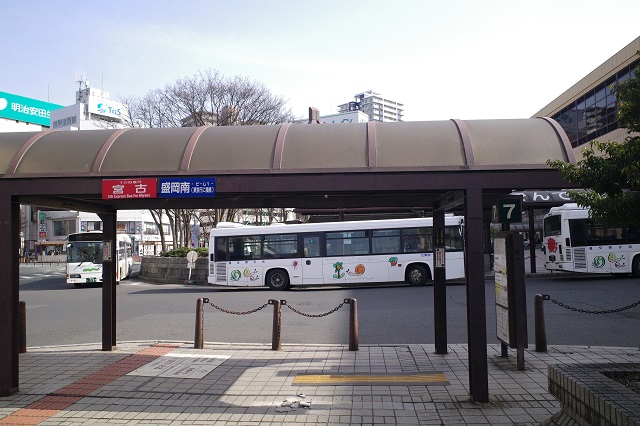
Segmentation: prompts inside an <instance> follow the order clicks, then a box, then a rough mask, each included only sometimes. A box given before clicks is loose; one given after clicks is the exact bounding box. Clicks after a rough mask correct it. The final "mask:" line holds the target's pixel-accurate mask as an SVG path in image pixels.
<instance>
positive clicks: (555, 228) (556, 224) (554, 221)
mask: <svg viewBox="0 0 640 426" xmlns="http://www.w3.org/2000/svg"><path fill="white" fill-rule="evenodd" d="M561 223H562V219H561V217H560V216H549V217H545V218H544V236H546V237H551V236H554V235H560V233H561V232H562V226H561Z"/></svg>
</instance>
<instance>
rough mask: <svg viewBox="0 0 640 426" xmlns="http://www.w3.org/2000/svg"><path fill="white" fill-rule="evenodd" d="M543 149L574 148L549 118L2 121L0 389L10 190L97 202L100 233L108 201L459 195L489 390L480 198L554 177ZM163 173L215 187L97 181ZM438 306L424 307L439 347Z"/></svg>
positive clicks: (306, 204) (9, 294)
mask: <svg viewBox="0 0 640 426" xmlns="http://www.w3.org/2000/svg"><path fill="white" fill-rule="evenodd" d="M548 159H554V160H556V159H557V160H563V161H568V162H574V161H575V159H574V158H573V153H572V150H571V146H570V145H569V141H568V139H567V136H566V135H565V133H564V132H563V131H562V130H561V128H560V127H559V125H558V124H557V123H556V122H554V121H553V120H550V119H547V118H537V119H519V120H483V121H462V120H449V121H434V122H404V123H374V122H371V123H364V124H324V125H319V124H313V125H309V124H302V125H296V124H282V125H278V126H245V127H199V128H173V129H122V130H101V131H77V132H59V131H45V132H40V133H0V235H2V236H3V237H4V238H3V239H2V240H0V276H2V277H3V278H5V279H4V280H3V281H2V283H0V366H3V367H2V368H0V396H4V395H8V394H9V393H11V392H12V391H13V388H15V389H16V390H17V386H18V375H17V374H18V371H19V369H18V363H19V356H18V342H17V337H18V334H19V325H18V319H17V317H18V315H17V313H18V309H19V308H18V294H19V291H18V290H19V273H18V272H19V271H18V247H17V245H18V243H19V241H20V238H19V234H20V212H19V204H20V203H22V204H32V205H37V206H43V207H51V208H61V209H66V210H84V211H93V212H96V213H98V214H99V215H101V216H100V217H101V219H102V221H103V223H104V238H105V241H114V240H115V234H116V215H115V212H116V211H117V210H118V209H126V208H138V209H143V208H216V207H226V208H231V207H245V206H246V207H298V208H351V207H414V206H415V207H421V208H425V207H427V208H428V207H431V208H433V209H434V210H435V211H437V214H436V215H435V219H434V223H435V222H436V219H438V220H439V219H442V220H444V214H443V211H444V210H447V209H450V208H451V207H452V206H456V207H457V206H460V205H464V214H465V218H466V226H465V235H466V239H465V245H466V250H465V269H466V272H467V277H466V280H467V302H468V310H467V312H468V315H467V325H468V329H469V332H468V334H469V336H470V343H469V359H470V361H469V365H470V366H471V368H470V373H469V374H470V383H471V395H472V400H476V401H480V402H483V401H487V400H488V376H487V374H486V355H487V354H486V347H487V345H486V312H485V302H484V297H485V282H484V231H485V230H484V227H483V220H484V219H485V217H486V216H485V213H486V211H487V210H486V208H487V207H488V206H490V205H491V202H492V200H494V199H495V198H498V197H502V196H504V195H507V194H509V193H511V192H513V191H514V190H518V189H521V190H522V189H539V190H544V189H555V188H562V187H564V186H565V184H566V182H565V181H564V180H563V179H562V177H561V175H560V173H559V172H558V171H557V170H555V169H550V168H549V167H548V166H547V165H546V161H547V160H548ZM163 176H169V177H171V176H207V177H211V176H213V177H215V182H216V192H215V197H208V198H202V199H201V198H197V199H196V198H174V199H166V198H159V199H150V198H144V199H138V198H135V199H115V200H114V199H109V197H108V196H107V197H104V195H103V194H102V185H103V183H104V182H103V179H106V178H109V179H136V178H141V177H163ZM103 198H107V199H103ZM435 226H436V228H437V227H438V226H440V225H435ZM442 226H444V221H442ZM434 235H437V233H434ZM113 251H114V250H113V246H111V252H112V254H113ZM114 256H115V254H114ZM105 265H106V266H105V272H104V275H105V276H108V277H109V278H108V279H106V278H105V282H104V283H103V286H102V295H103V297H102V300H103V301H102V308H103V309H102V342H103V343H102V344H103V350H112V348H113V345H114V344H115V342H116V337H115V313H116V306H115V300H116V299H115V294H116V293H115V288H116V287H115V285H116V284H115V283H116V273H115V268H113V267H112V265H111V262H106V263H105ZM437 268H441V270H439V271H436V273H435V274H434V283H435V285H434V288H437V289H438V292H437V295H436V291H435V290H434V300H436V302H435V305H437V306H441V307H445V306H446V294H445V293H444V292H442V291H441V290H442V289H444V284H445V283H444V277H445V274H444V272H445V271H444V268H443V267H437ZM440 272H442V273H440ZM442 312H444V310H440V311H439V313H438V314H434V316H435V324H436V326H435V327H434V328H435V329H437V330H439V333H440V334H439V335H438V336H436V347H441V348H442V347H446V316H445V318H444V319H445V321H444V322H442V315H441V314H442ZM443 329H444V331H445V332H444V333H442V330H443ZM443 336H444V339H442V337H443ZM445 352H446V351H445ZM483 365H484V367H483ZM4 366H6V367H4Z"/></svg>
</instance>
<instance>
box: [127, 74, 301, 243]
mask: <svg viewBox="0 0 640 426" xmlns="http://www.w3.org/2000/svg"><path fill="white" fill-rule="evenodd" d="M120 100H121V101H122V102H123V103H126V104H127V105H128V106H129V109H128V116H127V117H126V118H125V123H126V124H127V125H128V126H130V127H143V128H155V127H194V126H206V125H213V126H234V125H263V124H279V123H285V122H290V121H293V120H294V119H295V118H296V117H294V115H293V114H292V112H291V110H290V108H289V107H288V106H287V101H286V100H285V99H283V98H282V97H281V96H277V95H274V94H273V93H271V91H270V90H269V89H268V88H267V87H266V86H265V85H264V84H262V83H260V82H258V81H255V80H250V79H248V78H246V77H242V76H235V77H230V78H229V77H225V76H223V75H222V74H221V73H220V72H218V71H214V70H207V71H205V72H199V73H197V74H195V75H193V76H190V77H185V78H180V79H177V80H176V81H175V82H174V83H172V84H167V85H166V86H165V87H164V88H161V89H155V90H151V91H150V92H148V93H147V94H146V95H144V96H143V97H142V98H137V97H133V96H132V97H128V98H121V99H120ZM162 213H164V214H165V215H166V216H167V219H168V220H169V224H170V229H171V230H172V232H173V245H174V248H179V247H182V246H188V245H189V244H190V239H191V232H190V225H191V222H194V223H195V222H196V221H199V222H200V224H201V229H206V228H208V227H207V226H203V224H204V222H203V221H200V220H199V219H194V217H197V216H200V215H198V214H196V212H195V211H193V210H186V211H182V210H175V209H165V210H164V211H163V210H161V209H158V210H155V211H153V210H152V216H153V219H154V221H155V222H156V225H158V229H159V233H160V240H161V242H162V250H163V251H166V250H167V243H166V237H165V235H164V229H163V226H162V222H161V221H162ZM208 213H211V211H209V212H208ZM208 213H207V214H206V216H209V217H210V219H211V221H212V225H213V226H215V224H217V223H218V222H221V221H233V220H234V217H235V214H236V210H235V209H214V210H213V213H214V214H213V215H210V214H208ZM269 215H270V216H271V214H269ZM256 218H262V215H261V214H259V213H258V212H256Z"/></svg>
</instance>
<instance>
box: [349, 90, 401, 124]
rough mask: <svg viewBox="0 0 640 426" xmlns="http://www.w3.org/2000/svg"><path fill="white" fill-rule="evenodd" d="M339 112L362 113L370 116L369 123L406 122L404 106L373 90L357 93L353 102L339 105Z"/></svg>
mask: <svg viewBox="0 0 640 426" xmlns="http://www.w3.org/2000/svg"><path fill="white" fill-rule="evenodd" d="M338 111H339V112H340V113H345V112H351V111H361V112H363V113H365V114H367V115H368V116H369V121H383V122H388V121H390V122H394V121H404V120H403V117H404V104H401V103H399V102H396V101H392V100H390V99H386V98H384V97H383V96H382V95H381V94H380V93H377V92H374V91H373V90H367V91H366V92H362V93H357V94H356V95H355V96H354V100H353V101H351V102H347V103H344V104H342V105H338Z"/></svg>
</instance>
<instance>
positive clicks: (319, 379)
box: [293, 373, 449, 386]
mask: <svg viewBox="0 0 640 426" xmlns="http://www.w3.org/2000/svg"><path fill="white" fill-rule="evenodd" d="M293 384H294V385H334V386H337V385H388V386H415V385H442V384H449V381H448V380H447V377H446V376H445V375H444V373H430V374H298V375H297V376H296V377H295V378H294V379H293Z"/></svg>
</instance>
